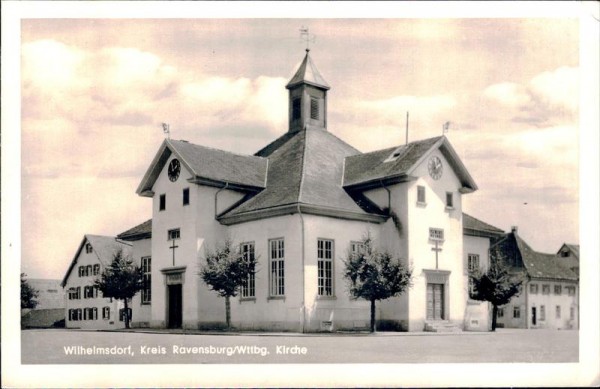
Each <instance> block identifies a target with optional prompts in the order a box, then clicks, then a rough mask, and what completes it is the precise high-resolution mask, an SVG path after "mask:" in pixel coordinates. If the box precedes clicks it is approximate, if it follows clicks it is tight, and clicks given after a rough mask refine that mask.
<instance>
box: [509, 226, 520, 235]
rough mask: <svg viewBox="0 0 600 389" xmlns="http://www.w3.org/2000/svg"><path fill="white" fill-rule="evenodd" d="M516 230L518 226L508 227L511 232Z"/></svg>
mask: <svg viewBox="0 0 600 389" xmlns="http://www.w3.org/2000/svg"><path fill="white" fill-rule="evenodd" d="M517 231H519V227H518V226H512V227H510V232H512V233H513V234H516V233H517Z"/></svg>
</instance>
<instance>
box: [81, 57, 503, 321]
mask: <svg viewBox="0 0 600 389" xmlns="http://www.w3.org/2000/svg"><path fill="white" fill-rule="evenodd" d="M309 54H310V53H309V50H306V55H305V57H304V60H303V61H302V63H301V65H300V66H299V68H298V69H297V71H296V73H295V75H294V76H293V77H292V79H291V80H290V81H289V83H288V84H287V86H286V88H287V89H288V91H289V97H288V99H289V110H288V114H289V125H288V129H287V131H286V132H285V133H283V134H282V135H281V136H280V137H278V138H277V139H275V140H273V141H272V142H271V143H269V144H267V145H265V146H264V147H263V148H262V149H260V150H258V151H257V152H256V153H255V154H254V155H242V154H237V153H233V152H229V151H223V150H217V149H214V148H209V147H205V146H201V145H196V144H192V143H190V142H188V141H185V140H172V139H165V140H164V141H163V143H162V144H161V146H160V147H159V149H158V151H157V152H156V155H155V156H154V158H153V160H152V162H151V163H150V166H149V167H148V169H147V171H146V173H145V174H144V176H143V178H142V180H141V182H140V184H139V186H138V188H137V193H138V195H140V196H142V197H147V198H149V199H151V200H152V219H151V220H148V221H146V222H144V223H142V224H141V225H138V226H136V227H133V228H132V229H130V230H128V231H125V232H123V233H121V234H119V235H118V236H117V238H118V241H119V242H122V241H126V242H128V244H130V245H131V253H132V257H133V258H134V259H135V260H136V261H137V262H138V264H139V265H140V266H141V267H142V268H143V269H144V274H145V278H146V281H147V284H146V285H147V289H146V290H144V291H143V292H142V293H140V294H138V295H136V297H134V299H133V302H132V309H133V325H137V326H149V327H157V328H190V329H215V328H222V327H223V326H224V325H225V303H224V299H223V298H220V297H218V295H217V294H216V293H215V292H213V291H211V290H209V288H208V287H207V286H206V285H205V284H204V282H203V281H202V279H201V278H200V276H199V275H198V273H199V270H200V268H201V266H202V264H203V263H204V255H205V253H206V252H207V250H211V251H214V249H215V248H216V247H217V246H218V245H221V244H222V243H223V242H224V241H225V240H226V239H227V238H229V239H231V240H232V241H233V242H235V243H236V245H239V249H240V250H241V252H242V253H243V254H244V255H246V256H248V257H254V258H256V260H257V263H258V265H257V271H256V273H255V274H254V275H252V277H251V279H250V280H249V282H248V283H247V285H245V286H244V287H243V288H242V289H241V291H240V294H239V296H238V297H237V298H234V299H232V303H231V319H232V325H233V326H234V327H235V328H238V329H241V330H270V331H293V332H314V331H335V330H353V329H367V328H368V325H369V317H370V316H369V315H370V314H369V312H370V311H369V302H368V301H364V300H355V299H353V298H352V297H351V296H350V295H349V293H348V288H347V285H346V283H345V281H344V279H343V277H342V273H343V267H344V265H343V259H344V258H345V257H346V256H347V255H348V253H349V252H352V251H353V250H358V249H359V242H360V241H361V239H362V238H363V237H365V236H366V235H367V234H370V235H371V236H372V237H373V238H374V240H375V244H376V246H377V247H378V248H379V249H382V250H387V251H389V252H390V253H392V254H393V255H395V256H398V257H400V258H402V260H403V261H405V264H406V265H407V266H409V267H410V268H412V270H413V285H412V287H411V288H410V289H408V290H407V291H406V292H405V293H404V294H403V295H401V296H399V297H395V298H391V299H389V300H386V301H381V302H377V312H376V318H377V329H378V330H384V329H388V330H402V331H423V330H424V329H430V330H436V328H440V327H439V325H442V327H445V328H455V329H473V330H487V326H488V324H487V322H488V306H487V303H481V302H473V301H470V300H469V280H468V269H469V267H473V266H482V267H485V266H486V263H487V262H488V261H489V258H488V248H489V247H490V244H491V242H492V241H493V240H494V238H495V237H497V236H499V235H501V234H502V231H501V230H499V229H497V228H495V227H493V226H489V225H487V224H485V223H483V222H480V221H478V220H477V219H475V218H472V217H470V216H468V215H464V214H463V211H462V206H463V196H465V195H468V194H469V193H472V192H473V191H475V190H477V185H476V184H475V182H474V180H473V178H472V177H471V175H470V174H469V172H468V171H467V169H466V167H465V165H464V164H463V162H462V161H461V159H460V158H459V156H458V155H457V153H456V151H455V150H454V148H453V147H452V145H451V144H450V142H449V140H448V139H447V138H446V137H445V136H439V137H435V138H430V139H422V140H418V141H414V142H411V143H408V144H405V145H401V146H394V147H389V148H386V149H383V150H377V151H374V152H368V153H362V152H360V151H359V150H357V149H356V148H354V147H353V146H351V145H349V144H348V143H346V142H344V141H343V140H342V139H340V138H338V137H337V136H335V135H333V134H332V133H330V132H329V131H328V129H327V126H328V117H327V109H328V101H327V92H328V91H329V89H330V86H329V85H328V84H327V82H326V81H325V79H324V78H323V76H322V75H321V74H320V72H319V71H318V70H317V67H316V66H315V64H314V63H313V61H312V59H311V57H310V55H309ZM71 277H72V276H71Z"/></svg>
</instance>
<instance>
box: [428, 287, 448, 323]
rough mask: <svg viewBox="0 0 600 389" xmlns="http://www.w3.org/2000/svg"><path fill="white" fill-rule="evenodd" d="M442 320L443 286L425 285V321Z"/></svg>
mask: <svg viewBox="0 0 600 389" xmlns="http://www.w3.org/2000/svg"><path fill="white" fill-rule="evenodd" d="M443 319H444V285H443V284H427V320H443Z"/></svg>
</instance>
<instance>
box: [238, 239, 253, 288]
mask: <svg viewBox="0 0 600 389" xmlns="http://www.w3.org/2000/svg"><path fill="white" fill-rule="evenodd" d="M240 250H241V253H242V256H243V258H244V260H245V261H247V262H248V261H252V262H254V259H255V257H254V242H248V243H242V244H241V247H240ZM254 277H255V276H254V267H253V268H252V269H251V271H250V273H248V279H247V280H246V282H244V283H243V284H242V288H241V297H242V298H245V297H255V296H256V280H255V278H254Z"/></svg>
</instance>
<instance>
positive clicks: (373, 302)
mask: <svg viewBox="0 0 600 389" xmlns="http://www.w3.org/2000/svg"><path fill="white" fill-rule="evenodd" d="M373 332H375V300H374V299H371V333H373Z"/></svg>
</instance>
